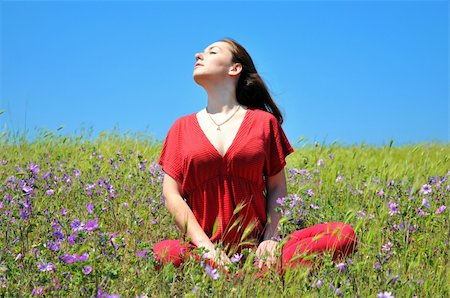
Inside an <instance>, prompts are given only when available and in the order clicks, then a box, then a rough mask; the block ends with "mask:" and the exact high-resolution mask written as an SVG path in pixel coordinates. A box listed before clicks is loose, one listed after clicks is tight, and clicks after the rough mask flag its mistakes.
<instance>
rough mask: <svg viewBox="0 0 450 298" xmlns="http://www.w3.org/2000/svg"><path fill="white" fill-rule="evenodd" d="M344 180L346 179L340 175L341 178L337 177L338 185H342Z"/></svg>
mask: <svg viewBox="0 0 450 298" xmlns="http://www.w3.org/2000/svg"><path fill="white" fill-rule="evenodd" d="M342 180H344V178H343V177H342V176H341V175H339V176H337V178H336V183H341V182H342Z"/></svg>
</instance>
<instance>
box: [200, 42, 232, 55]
mask: <svg viewBox="0 0 450 298" xmlns="http://www.w3.org/2000/svg"><path fill="white" fill-rule="evenodd" d="M212 48H218V49H220V50H222V51H225V52H230V53H231V47H230V45H229V44H228V43H226V42H223V41H218V42H215V43H212V44H210V45H209V46H208V47H206V49H205V52H206V51H208V50H211V49H212Z"/></svg>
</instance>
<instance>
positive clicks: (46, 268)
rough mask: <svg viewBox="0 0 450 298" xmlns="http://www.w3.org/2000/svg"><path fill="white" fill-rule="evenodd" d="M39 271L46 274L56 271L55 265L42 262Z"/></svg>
mask: <svg viewBox="0 0 450 298" xmlns="http://www.w3.org/2000/svg"><path fill="white" fill-rule="evenodd" d="M38 267H39V270H41V272H46V271H55V265H53V263H51V262H49V263H44V262H41V263H39V264H38Z"/></svg>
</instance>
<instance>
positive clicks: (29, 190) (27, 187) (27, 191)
mask: <svg viewBox="0 0 450 298" xmlns="http://www.w3.org/2000/svg"><path fill="white" fill-rule="evenodd" d="M22 190H23V192H24V193H26V194H29V193H30V192H32V191H33V188H32V187H31V186H29V185H26V184H25V183H24V184H23V185H22Z"/></svg>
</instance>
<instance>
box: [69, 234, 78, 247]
mask: <svg viewBox="0 0 450 298" xmlns="http://www.w3.org/2000/svg"><path fill="white" fill-rule="evenodd" d="M76 239H77V233H73V234H70V235H69V237H68V238H67V241H68V242H69V244H70V245H74V244H75V240H76Z"/></svg>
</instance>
